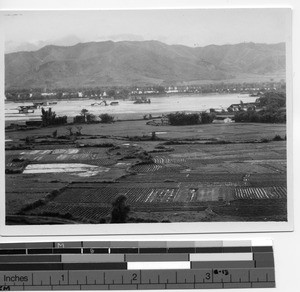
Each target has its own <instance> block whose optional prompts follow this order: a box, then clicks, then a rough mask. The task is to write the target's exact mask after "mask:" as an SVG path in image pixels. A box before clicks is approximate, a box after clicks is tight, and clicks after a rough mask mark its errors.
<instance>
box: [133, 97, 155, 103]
mask: <svg viewBox="0 0 300 292" xmlns="http://www.w3.org/2000/svg"><path fill="white" fill-rule="evenodd" d="M143 103H151V100H150V98H149V99H138V100H136V101H135V102H134V103H133V104H143Z"/></svg>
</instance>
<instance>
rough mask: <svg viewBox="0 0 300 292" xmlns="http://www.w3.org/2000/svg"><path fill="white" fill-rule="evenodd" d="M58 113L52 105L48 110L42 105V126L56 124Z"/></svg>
mask: <svg viewBox="0 0 300 292" xmlns="http://www.w3.org/2000/svg"><path fill="white" fill-rule="evenodd" d="M55 117H56V114H55V112H53V111H52V109H51V107H50V108H49V109H48V110H45V109H44V108H43V107H42V126H43V127H47V126H49V125H53V124H54V120H55Z"/></svg>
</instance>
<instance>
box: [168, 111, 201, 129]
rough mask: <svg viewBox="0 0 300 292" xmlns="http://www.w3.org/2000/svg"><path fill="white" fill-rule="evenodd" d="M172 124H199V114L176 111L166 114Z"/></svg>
mask: <svg viewBox="0 0 300 292" xmlns="http://www.w3.org/2000/svg"><path fill="white" fill-rule="evenodd" d="M167 118H168V120H169V123H170V124H171V125H172V126H185V125H196V124H200V115H199V114H196V113H190V114H189V113H185V112H176V113H171V114H168V115H167Z"/></svg>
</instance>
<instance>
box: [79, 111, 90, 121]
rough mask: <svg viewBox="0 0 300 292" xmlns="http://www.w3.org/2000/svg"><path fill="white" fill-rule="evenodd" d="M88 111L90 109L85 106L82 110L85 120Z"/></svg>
mask: <svg viewBox="0 0 300 292" xmlns="http://www.w3.org/2000/svg"><path fill="white" fill-rule="evenodd" d="M88 112H89V111H88V110H87V109H85V108H83V109H82V110H81V112H80V114H81V115H82V116H84V120H85V119H86V115H87V113H88Z"/></svg>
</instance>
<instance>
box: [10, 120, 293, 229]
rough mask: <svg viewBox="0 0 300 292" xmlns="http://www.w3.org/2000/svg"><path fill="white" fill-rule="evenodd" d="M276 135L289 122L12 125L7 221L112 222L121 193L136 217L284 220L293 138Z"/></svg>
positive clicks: (140, 219)
mask: <svg viewBox="0 0 300 292" xmlns="http://www.w3.org/2000/svg"><path fill="white" fill-rule="evenodd" d="M55 129H57V130H58V133H60V135H65V136H64V137H59V136H58V137H57V138H53V137H51V133H52V132H53V131H54V130H55ZM125 129H126V130H125ZM158 129H159V130H161V132H163V133H164V134H161V135H160V134H158V135H157V139H156V140H154V141H153V140H151V135H150V134H149V133H151V132H152V131H158ZM274 133H276V134H277V135H280V136H281V137H285V125H282V124H278V125H277V124H264V125H263V126H262V125H261V124H229V125H216V124H210V125H202V126H186V127H174V126H162V127H159V128H158V127H154V126H148V125H145V121H136V122H134V123H133V122H131V123H129V122H123V121H122V122H118V123H115V124H112V125H101V126H100V125H83V127H82V135H79V136H77V137H69V138H68V139H66V135H67V134H66V129H65V128H63V127H57V128H45V129H34V130H28V131H7V132H6V139H8V140H10V141H9V142H7V143H6V148H7V149H6V161H5V164H6V221H7V224H40V223H39V222H44V221H45V222H47V223H48V224H52V223H53V224H56V223H57V222H59V224H62V223H68V224H70V222H71V223H94V224H96V223H109V222H110V218H111V211H112V203H113V201H114V200H115V199H116V198H117V197H118V196H120V195H124V196H126V198H127V200H126V204H127V205H129V206H130V213H129V218H128V222H133V223H134V222H209V221H266V220H267V221H286V220H287V208H286V206H287V192H288V189H287V161H286V141H285V140H282V141H273V140H272V139H273V138H274V135H275V134H274ZM133 137H134V138H133ZM262 139H267V141H264V142H262ZM28 141H29V142H28ZM219 141H223V142H222V143H219ZM224 141H225V142H224ZM22 222H23V223H22Z"/></svg>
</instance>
